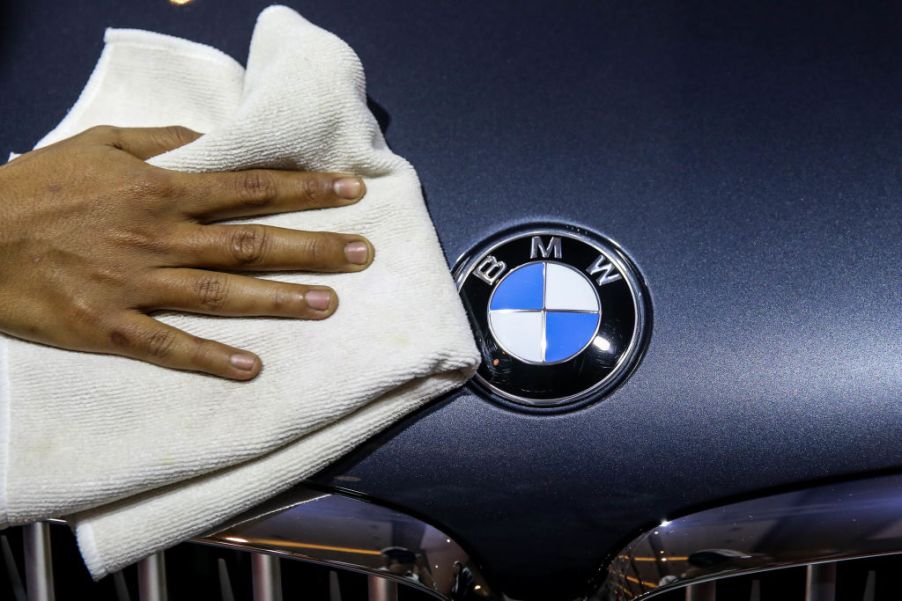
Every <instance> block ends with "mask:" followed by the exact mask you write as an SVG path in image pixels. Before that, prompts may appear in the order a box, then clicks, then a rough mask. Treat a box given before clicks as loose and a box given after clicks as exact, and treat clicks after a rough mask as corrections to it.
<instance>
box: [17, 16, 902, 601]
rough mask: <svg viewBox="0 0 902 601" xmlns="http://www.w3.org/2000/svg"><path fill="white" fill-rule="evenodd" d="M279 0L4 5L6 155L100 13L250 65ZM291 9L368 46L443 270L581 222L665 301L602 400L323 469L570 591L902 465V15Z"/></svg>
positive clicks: (51, 104)
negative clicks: (530, 234) (517, 238)
mask: <svg viewBox="0 0 902 601" xmlns="http://www.w3.org/2000/svg"><path fill="white" fill-rule="evenodd" d="M265 4H266V3H265V2H255V1H248V2H238V1H225V0H223V1H215V0H195V1H194V2H193V3H192V4H190V5H188V6H185V7H174V6H171V5H170V4H168V3H167V2H166V1H164V0H154V1H151V0H145V1H142V2H124V1H121V0H120V1H115V2H114V1H102V2H100V1H99V2H77V1H70V2H57V1H52V0H31V1H29V2H16V3H12V2H4V3H3V4H2V5H0V6H2V8H0V11H2V12H0V19H2V32H0V33H2V35H0V85H2V91H3V94H2V95H0V151H2V152H5V151H6V150H19V151H21V150H24V149H27V148H29V147H30V146H31V145H32V144H33V143H34V142H35V141H36V140H37V139H39V138H40V137H41V136H42V135H43V134H44V133H46V132H47V131H48V130H49V129H51V127H52V126H53V125H55V124H56V123H57V122H58V121H59V120H60V119H61V118H62V116H63V115H64V114H65V110H66V108H67V107H68V106H70V105H71V104H72V103H73V102H74V100H75V98H76V97H77V95H78V92H79V91H80V89H81V87H82V85H83V84H84V82H85V81H86V80H87V77H88V75H89V74H90V72H91V69H92V67H93V64H94V61H95V60H96V58H97V56H98V54H99V52H100V48H101V38H102V33H103V29H104V27H105V26H107V25H112V26H117V27H138V28H145V29H151V30H156V31H161V32H164V33H169V34H174V35H178V36H183V37H188V38H191V39H193V40H197V41H201V42H206V43H209V44H212V45H214V46H216V47H218V48H220V49H222V50H224V51H226V52H228V53H230V54H231V55H233V56H234V57H235V58H237V59H238V60H240V61H244V59H245V58H246V49H247V44H248V41H249V36H250V33H251V30H252V27H253V22H254V17H255V15H256V14H257V12H258V11H259V10H260V9H261V8H262V7H263V6H264V5H265ZM287 4H290V5H292V6H294V7H295V8H297V9H298V10H299V11H300V12H301V13H302V14H304V15H305V16H307V17H308V18H310V19H311V20H312V21H314V22H315V23H317V24H319V25H321V26H323V27H325V28H327V29H330V30H331V31H334V32H335V33H337V34H338V35H340V36H342V37H343V38H345V39H346V40H347V41H348V42H349V43H350V44H351V45H352V46H353V47H354V48H355V49H356V50H357V52H358V53H359V55H360V56H361V59H362V61H363V64H364V66H365V68H366V70H367V76H368V85H369V88H368V90H369V94H370V96H371V97H372V99H373V100H374V101H375V102H376V103H378V105H379V106H381V107H382V108H383V109H384V111H385V114H384V115H383V119H382V121H383V124H384V125H385V124H387V138H388V140H389V143H390V144H391V145H392V147H393V148H394V150H395V151H396V152H398V153H399V154H401V155H403V156H405V157H406V158H408V159H410V160H411V162H412V163H413V164H414V165H415V166H416V167H417V169H418V171H419V174H420V177H421V179H422V181H423V185H424V188H425V191H426V193H427V196H428V204H429V209H430V212H431V214H432V216H433V219H434V221H435V223H436V227H437V229H438V232H439V235H440V237H441V239H442V241H443V244H444V246H445V250H446V253H447V256H448V258H449V262H453V261H454V260H455V259H456V257H458V256H459V255H460V254H461V253H463V252H464V251H465V250H467V249H468V248H469V247H471V246H473V245H474V244H475V243H476V242H478V241H479V240H481V239H483V238H485V237H487V236H488V235H491V234H493V233H494V232H496V231H498V230H500V229H502V228H504V227H508V226H510V225H512V224H515V223H519V222H526V221H536V220H541V219H543V218H547V219H553V220H554V221H564V222H573V223H577V224H580V225H583V226H586V227H588V228H590V229H593V230H595V231H597V232H600V233H602V234H604V235H607V236H609V237H610V238H612V239H614V240H615V241H617V242H619V243H620V244H621V245H622V246H623V247H624V248H625V249H626V250H627V252H628V253H629V254H630V255H631V257H632V258H633V259H634V260H635V262H636V263H637V264H638V266H639V268H640V270H642V272H643V274H644V276H645V278H646V280H647V283H648V286H649V289H650V292H651V296H652V300H653V303H654V312H655V322H654V331H653V335H652V339H651V344H650V346H649V349H648V353H647V355H646V357H645V359H644V361H643V363H642V364H641V365H640V366H639V369H638V370H637V371H636V373H635V374H634V375H633V377H632V378H631V379H630V380H629V381H628V382H627V383H626V384H625V385H624V386H622V387H621V388H620V389H619V390H618V391H616V392H615V393H614V394H612V395H610V396H609V397H608V398H607V399H606V400H604V401H602V402H600V403H598V404H595V405H593V406H591V407H589V408H586V409H583V410H580V411H578V412H575V413H569V414H560V415H554V416H550V415H526V414H522V413H518V412H515V411H511V410H509V409H506V408H502V407H499V406H496V405H493V404H491V403H489V402H487V401H486V400H484V399H481V398H479V397H477V396H475V395H474V394H471V393H470V392H468V391H466V390H465V391H462V392H460V393H458V394H456V395H453V396H452V397H450V398H448V399H443V400H441V401H439V402H437V403H436V404H434V405H433V406H432V407H431V408H429V409H427V410H425V411H423V412H421V413H419V414H417V415H416V416H414V417H412V418H410V419H407V420H405V421H404V422H403V423H402V424H400V425H399V426H397V427H395V428H393V429H392V430H391V431H390V432H388V433H387V434H385V435H382V436H380V437H378V438H377V439H376V440H374V441H372V442H371V443H369V444H366V445H364V446H363V447H361V448H360V449H359V450H358V451H357V452H356V453H354V454H353V456H351V457H350V458H348V459H347V460H345V461H343V462H341V463H340V464H339V465H338V466H336V467H335V468H333V469H332V470H330V471H329V472H327V473H325V474H323V475H321V476H320V477H319V478H318V480H319V481H320V482H321V483H325V484H327V485H337V486H344V487H349V488H353V489H354V490H356V491H358V492H361V493H364V494H366V495H370V496H372V497H375V498H377V499H380V500H383V501H387V502H390V503H392V504H396V505H398V506H400V507H402V508H405V509H407V510H409V511H413V512H415V513H417V514H420V515H422V516H424V517H426V518H427V519H428V520H429V521H431V522H433V523H435V524H436V525H438V526H439V527H441V528H442V529H443V530H445V531H448V532H450V533H454V534H456V535H457V537H458V538H459V539H460V540H461V542H462V543H464V544H466V545H467V546H469V547H470V548H471V549H472V550H473V551H474V552H475V553H476V554H477V556H479V557H480V558H481V559H482V561H483V562H484V564H485V567H486V572H487V575H488V576H489V578H490V579H491V581H492V582H493V583H494V584H495V587H496V588H497V589H500V590H504V591H506V592H508V594H510V595H511V596H512V597H514V598H524V599H565V598H568V597H571V596H573V595H574V594H576V592H578V591H579V590H580V589H581V588H582V587H583V583H584V582H585V580H586V578H587V577H588V576H589V575H590V574H591V572H592V571H593V570H594V568H596V567H597V566H599V565H600V564H601V562H603V560H604V558H605V557H606V555H607V554H608V553H610V552H613V551H615V550H616V549H617V548H618V546H619V545H621V544H623V543H624V542H626V541H627V540H629V538H630V537H632V536H633V535H634V534H636V533H637V532H638V531H639V530H641V529H643V528H645V527H648V526H650V525H653V524H655V523H657V522H658V521H660V520H661V519H662V518H665V517H672V516H674V515H678V514H680V513H682V512H685V511H688V510H689V509H691V508H694V507H698V506H702V505H707V504H711V503H714V502H718V501H720V500H723V499H727V498H733V497H737V496H745V495H750V494H757V493H759V492H761V491H763V490H770V489H773V488H775V487H777V488H778V487H784V486H793V485H799V484H803V483H806V482H810V481H814V480H821V479H825V478H839V477H845V476H848V475H853V474H860V473H864V472H877V471H886V470H893V469H896V468H898V467H900V465H902V461H900V451H899V440H902V407H900V400H902V399H900V390H902V368H900V357H902V348H900V346H902V311H900V307H902V292H900V290H902V284H900V282H902V278H900V256H902V252H900V251H902V242H900V240H902V218H900V214H902V205H900V198H902V180H900V166H902V163H900V160H902V108H900V107H902V67H900V65H902V60H900V59H902V35H900V34H899V32H900V31H902V27H900V25H902V23H900V21H902V5H900V4H898V3H893V2H833V1H820V2H793V3H785V2H772V1H754V2H714V1H710V2H703V1H694V2H693V1H689V2H670V1H661V2H647V1H636V2H623V3H617V2H609V1H597V0H595V1H590V0H579V1H577V0H563V1H557V2H521V1H514V0H510V1H493V2H469V1H455V2H448V1H430V2H418V1H416V0H403V1H402V0H398V1H394V2H351V1H346V0H338V1H336V0H330V1H328V2H326V1H317V2H314V1H305V2H288V3H287ZM411 250H412V252H415V249H411Z"/></svg>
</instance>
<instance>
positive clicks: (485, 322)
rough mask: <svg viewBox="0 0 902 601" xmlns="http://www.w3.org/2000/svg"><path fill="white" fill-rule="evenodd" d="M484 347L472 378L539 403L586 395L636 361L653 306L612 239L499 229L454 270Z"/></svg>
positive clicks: (498, 392)
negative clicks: (496, 233) (498, 233)
mask: <svg viewBox="0 0 902 601" xmlns="http://www.w3.org/2000/svg"><path fill="white" fill-rule="evenodd" d="M455 278H456V279H457V286H458V291H459V292H460V295H461V299H462V300H463V302H464V306H465V308H466V310H467V313H468V314H469V317H470V323H471V325H472V327H473V331H474V334H475V335H476V340H477V343H478V344H479V347H480V350H481V352H482V363H481V365H480V367H479V370H478V372H477V375H476V377H475V378H474V382H475V383H476V385H477V386H479V387H480V388H482V389H483V390H485V391H486V392H488V393H489V394H490V395H491V396H492V397H494V398H496V399H500V400H503V401H511V402H514V403H518V404H520V405H527V406H530V407H535V408H542V407H545V408H548V407H561V406H572V405H575V404H579V403H585V402H591V401H593V400H596V399H598V398H600V397H601V396H603V395H604V394H605V393H607V392H610V391H611V390H612V389H613V388H614V387H615V386H617V385H618V384H619V383H621V382H622V381H623V379H624V378H625V377H626V376H627V375H629V373H630V372H631V371H632V370H633V368H635V366H636V364H637V363H638V360H639V358H640V357H641V354H642V351H643V350H644V346H645V342H646V340H647V338H648V332H649V323H648V322H649V318H650V308H649V307H648V305H647V301H646V293H645V287H644V285H643V283H642V278H641V276H640V275H639V272H638V270H637V269H636V267H635V266H634V265H633V263H632V261H630V260H629V258H628V257H627V256H626V255H625V254H624V252H623V251H622V250H621V249H620V248H619V247H618V246H617V245H615V244H614V243H613V242H611V241H609V240H607V239H605V238H603V237H602V236H599V235H597V234H591V233H590V232H587V231H585V230H583V229H580V228H576V227H571V226H557V225H555V226H529V227H522V228H517V229H516V230H510V231H507V232H504V233H502V234H500V235H498V236H496V237H494V238H492V239H490V240H488V241H486V242H485V243H484V244H482V245H481V246H480V247H479V248H478V249H476V250H475V251H474V252H471V253H468V254H467V255H466V256H464V257H463V258H462V259H461V261H460V262H459V263H458V266H457V268H456V269H455Z"/></svg>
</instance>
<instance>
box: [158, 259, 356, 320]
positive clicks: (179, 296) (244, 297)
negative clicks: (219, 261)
mask: <svg viewBox="0 0 902 601" xmlns="http://www.w3.org/2000/svg"><path fill="white" fill-rule="evenodd" d="M145 288H146V289H147V300H148V303H149V305H150V306H149V307H148V308H152V309H173V310H177V311H187V312H190V313H203V314H206V315H222V316H233V317H263V316H265V317H294V318H302V319H324V318H326V317H329V316H330V315H331V314H332V313H334V312H335V309H336V307H337V306H338V297H337V296H336V294H335V292H334V291H333V290H332V289H331V288H327V287H325V286H302V285H299V284H288V283H285V282H272V281H269V280H261V279H258V278H252V277H247V276H241V275H234V274H229V273H219V272H215V271H204V270H201V269H162V270H158V271H157V272H156V274H155V275H154V276H153V280H152V281H151V282H149V283H147V285H146V286H145Z"/></svg>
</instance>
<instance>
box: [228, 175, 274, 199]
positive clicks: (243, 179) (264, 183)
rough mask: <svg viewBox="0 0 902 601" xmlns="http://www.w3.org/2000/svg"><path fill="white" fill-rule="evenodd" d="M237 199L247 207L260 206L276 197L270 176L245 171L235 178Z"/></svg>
mask: <svg viewBox="0 0 902 601" xmlns="http://www.w3.org/2000/svg"><path fill="white" fill-rule="evenodd" d="M237 185H238V197H239V198H240V200H241V202H243V203H244V204H246V205H249V206H254V207H258V206H262V205H265V204H268V203H270V202H272V201H273V200H274V199H275V197H276V183H275V181H274V180H273V177H272V175H270V174H268V173H266V172H265V171H260V170H256V169H254V170H251V171H245V172H243V173H241V174H240V175H239V177H238V178H237Z"/></svg>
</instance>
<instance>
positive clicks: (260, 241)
mask: <svg viewBox="0 0 902 601" xmlns="http://www.w3.org/2000/svg"><path fill="white" fill-rule="evenodd" d="M269 238H270V236H269V233H268V232H267V230H266V228H265V227H263V226H262V225H249V226H242V227H237V228H235V230H234V231H233V232H231V233H230V234H229V251H230V253H231V255H232V258H233V259H234V260H235V261H237V262H238V263H240V264H254V263H260V262H262V261H263V259H264V257H265V256H266V252H267V249H268V247H269V244H270V241H269Z"/></svg>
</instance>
